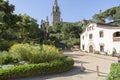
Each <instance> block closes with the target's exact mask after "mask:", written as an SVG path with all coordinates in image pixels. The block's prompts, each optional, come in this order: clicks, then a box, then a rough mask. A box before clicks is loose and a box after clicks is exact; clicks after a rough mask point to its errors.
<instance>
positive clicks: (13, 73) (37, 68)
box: [0, 57, 74, 80]
mask: <svg viewBox="0 0 120 80" xmlns="http://www.w3.org/2000/svg"><path fill="white" fill-rule="evenodd" d="M73 64H74V61H73V59H72V58H69V57H61V58H59V60H55V61H52V62H49V63H40V64H29V65H20V66H15V67H11V68H7V69H0V80H7V79H11V78H19V77H27V76H36V75H43V74H49V73H59V72H64V71H68V70H70V69H71V68H72V67H73Z"/></svg>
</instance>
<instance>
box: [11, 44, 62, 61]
mask: <svg viewBox="0 0 120 80" xmlns="http://www.w3.org/2000/svg"><path fill="white" fill-rule="evenodd" d="M9 52H12V53H16V54H17V55H18V60H19V61H29V62H30V63H42V62H50V61H53V60H56V59H57V58H58V57H59V56H60V54H59V53H60V52H59V50H58V49H57V48H56V47H54V46H48V45H42V46H39V45H30V44H15V45H13V46H12V47H11V48H10V50H9Z"/></svg>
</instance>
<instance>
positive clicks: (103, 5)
mask: <svg viewBox="0 0 120 80" xmlns="http://www.w3.org/2000/svg"><path fill="white" fill-rule="evenodd" d="M9 2H10V4H13V5H15V11H14V12H15V13H16V14H27V15H29V16H30V17H32V18H35V19H36V20H37V21H38V24H40V22H41V19H44V20H45V19H46V16H48V17H49V21H51V20H50V16H51V11H52V6H53V4H54V0H9ZM58 5H59V8H60V11H61V18H62V19H63V21H65V22H76V21H81V20H83V19H92V16H93V15H94V14H97V13H99V11H100V10H102V11H105V10H106V9H109V8H111V7H114V6H119V5H120V0H58Z"/></svg>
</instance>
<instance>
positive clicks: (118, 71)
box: [107, 63, 120, 80]
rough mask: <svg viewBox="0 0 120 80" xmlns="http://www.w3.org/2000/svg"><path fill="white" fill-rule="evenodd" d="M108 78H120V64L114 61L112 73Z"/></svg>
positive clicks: (117, 79)
mask: <svg viewBox="0 0 120 80" xmlns="http://www.w3.org/2000/svg"><path fill="white" fill-rule="evenodd" d="M107 80H120V64H119V63H113V64H111V67H110V73H109V75H108V77H107Z"/></svg>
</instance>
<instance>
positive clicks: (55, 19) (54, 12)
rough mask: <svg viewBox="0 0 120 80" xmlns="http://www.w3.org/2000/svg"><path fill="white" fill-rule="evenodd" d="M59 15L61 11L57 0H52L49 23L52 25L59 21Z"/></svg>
mask: <svg viewBox="0 0 120 80" xmlns="http://www.w3.org/2000/svg"><path fill="white" fill-rule="evenodd" d="M60 16H61V13H60V9H59V6H58V2H57V0H54V5H53V8H52V13H51V25H53V24H54V23H60Z"/></svg>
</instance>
